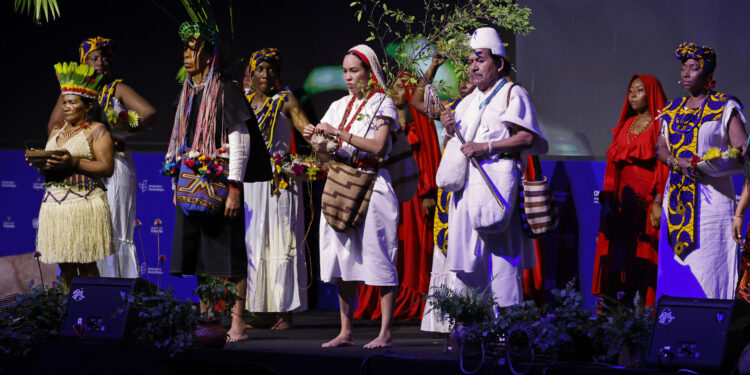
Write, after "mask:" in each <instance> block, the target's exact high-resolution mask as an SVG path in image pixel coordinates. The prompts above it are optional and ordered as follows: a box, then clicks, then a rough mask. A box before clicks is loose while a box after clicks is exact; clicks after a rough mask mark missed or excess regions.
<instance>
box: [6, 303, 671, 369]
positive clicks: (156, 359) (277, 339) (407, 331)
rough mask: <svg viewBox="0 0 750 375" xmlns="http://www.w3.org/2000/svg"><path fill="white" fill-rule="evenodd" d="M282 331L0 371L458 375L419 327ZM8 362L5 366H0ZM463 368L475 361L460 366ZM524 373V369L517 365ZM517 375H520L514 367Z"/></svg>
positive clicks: (317, 314)
mask: <svg viewBox="0 0 750 375" xmlns="http://www.w3.org/2000/svg"><path fill="white" fill-rule="evenodd" d="M294 320H295V324H296V326H295V327H294V328H293V329H289V330H285V331H271V330H268V329H250V330H248V331H247V333H248V335H249V336H250V339H249V340H247V341H246V342H242V343H233V344H227V346H226V347H225V348H224V349H222V350H214V349H195V350H193V351H191V352H190V353H189V354H188V355H186V356H184V357H181V358H173V359H168V358H164V357H163V356H161V355H160V354H159V353H157V352H155V351H150V350H143V349H140V348H137V347H134V346H132V345H126V344H122V343H94V342H80V341H77V342H76V341H70V340H63V339H59V340H48V341H45V342H42V343H41V344H40V345H39V347H38V348H37V349H36V350H35V352H34V355H33V356H32V359H31V360H29V361H28V362H25V363H23V364H21V365H18V366H14V367H13V368H9V367H6V366H2V367H3V368H4V370H5V371H3V373H14V374H15V373H18V374H137V375H145V374H202V375H211V374H261V375H265V374H305V375H311V374H387V375H395V374H409V375H421V374H429V375H436V374H460V373H461V370H460V368H459V361H458V354H456V353H455V352H449V353H446V352H444V345H445V338H444V337H439V336H438V335H436V334H432V333H427V332H422V331H420V330H419V322H416V321H414V322H396V324H395V326H394V328H393V341H394V347H393V348H390V349H378V350H368V349H364V348H362V345H364V344H366V343H367V342H369V340H371V339H372V338H374V337H375V336H376V335H377V332H378V330H379V323H380V322H379V321H356V322H355V334H354V341H355V344H356V346H353V347H345V348H326V349H324V348H321V346H320V345H321V344H322V343H323V342H324V341H327V340H328V339H330V338H333V337H334V336H335V335H336V334H337V333H338V328H339V327H338V311H333V310H313V311H307V312H303V313H300V314H296V315H295V318H294ZM6 364H7V363H6ZM464 365H465V367H466V369H467V370H472V369H475V368H477V367H478V365H479V362H478V361H467V362H466V363H465V364H464ZM518 367H525V366H518ZM516 370H521V369H520V368H516ZM476 374H511V371H510V370H509V369H508V367H507V366H505V365H499V364H497V363H491V362H485V363H484V365H483V366H482V368H481V369H480V370H479V371H478V372H476ZM530 374H550V375H552V374H649V375H651V374H653V375H657V374H661V373H660V372H659V371H656V370H652V369H629V370H624V369H617V368H609V367H606V366H593V365H590V366H583V365H576V366H573V365H569V364H567V365H566V364H558V365H554V366H551V365H546V366H542V365H537V366H534V367H533V368H532V369H531V371H530Z"/></svg>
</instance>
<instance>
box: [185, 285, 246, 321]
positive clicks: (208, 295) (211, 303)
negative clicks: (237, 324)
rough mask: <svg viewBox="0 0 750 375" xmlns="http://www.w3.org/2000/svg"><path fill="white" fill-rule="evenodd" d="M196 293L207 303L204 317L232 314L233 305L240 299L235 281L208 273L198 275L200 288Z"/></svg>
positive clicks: (210, 317)
mask: <svg viewBox="0 0 750 375" xmlns="http://www.w3.org/2000/svg"><path fill="white" fill-rule="evenodd" d="M194 293H195V294H197V295H198V298H200V300H201V301H202V302H204V303H205V304H206V311H204V312H203V313H202V314H201V316H202V318H204V319H212V318H217V317H222V316H231V315H232V307H234V304H235V303H237V301H238V300H239V299H240V297H239V296H238V295H237V285H236V284H235V283H233V282H231V281H229V280H228V279H226V278H222V277H215V276H211V275H208V274H200V275H198V288H197V289H196V290H195V292H194Z"/></svg>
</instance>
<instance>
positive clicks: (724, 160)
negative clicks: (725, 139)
mask: <svg viewBox="0 0 750 375" xmlns="http://www.w3.org/2000/svg"><path fill="white" fill-rule="evenodd" d="M741 156H742V150H741V149H740V148H739V147H733V146H729V147H727V149H723V148H718V147H711V148H709V149H708V150H706V152H705V153H704V154H703V156H698V155H693V157H692V159H691V160H690V165H691V166H692V167H694V168H696V169H697V170H698V171H700V172H701V173H702V174H705V175H709V176H714V177H720V176H729V175H733V174H736V173H740V172H741V168H742V167H741V162H742V158H741Z"/></svg>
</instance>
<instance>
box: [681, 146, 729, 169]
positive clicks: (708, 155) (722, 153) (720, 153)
mask: <svg viewBox="0 0 750 375" xmlns="http://www.w3.org/2000/svg"><path fill="white" fill-rule="evenodd" d="M740 156H742V150H741V149H740V148H739V147H734V146H729V147H728V148H727V149H726V150H722V149H720V148H718V147H711V148H709V149H708V150H706V152H705V153H704V154H703V156H701V157H699V156H697V155H693V158H692V159H691V160H690V164H691V165H692V166H696V165H697V164H698V163H700V162H702V161H711V160H714V159H719V158H722V159H739V157H740Z"/></svg>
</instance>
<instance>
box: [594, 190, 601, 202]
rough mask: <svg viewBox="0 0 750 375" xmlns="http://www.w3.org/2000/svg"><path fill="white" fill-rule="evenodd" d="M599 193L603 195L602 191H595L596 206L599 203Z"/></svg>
mask: <svg viewBox="0 0 750 375" xmlns="http://www.w3.org/2000/svg"><path fill="white" fill-rule="evenodd" d="M599 193H601V191H599V190H594V204H597V203H599Z"/></svg>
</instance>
